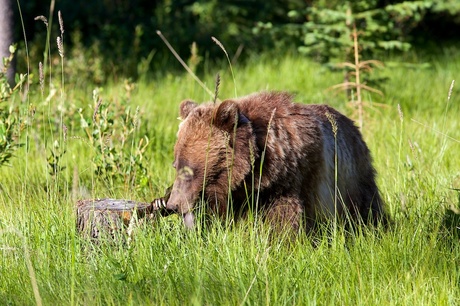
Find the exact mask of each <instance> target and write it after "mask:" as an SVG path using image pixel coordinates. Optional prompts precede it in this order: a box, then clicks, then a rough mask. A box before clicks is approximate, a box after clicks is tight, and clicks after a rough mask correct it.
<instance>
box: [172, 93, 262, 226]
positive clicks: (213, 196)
mask: <svg viewBox="0 0 460 306" xmlns="http://www.w3.org/2000/svg"><path fill="white" fill-rule="evenodd" d="M179 114H180V118H181V120H182V122H181V123H180V125H179V131H178V133H177V142H176V145H175V146H174V163H173V166H174V168H175V169H176V179H175V181H174V185H173V187H172V190H171V194H170V197H169V200H168V202H167V205H166V208H167V209H168V210H173V211H176V212H177V213H179V214H181V215H183V217H184V221H185V224H186V226H188V227H192V226H193V222H194V221H193V219H194V215H193V210H194V208H195V205H196V203H197V202H200V201H201V200H203V201H204V202H206V203H208V205H209V208H210V209H211V210H213V211H215V212H218V213H225V211H226V209H227V199H228V195H229V193H230V192H231V191H233V190H235V189H236V188H238V187H239V186H241V185H242V183H243V180H244V179H245V177H246V175H248V173H250V171H251V165H252V164H251V162H253V161H254V159H255V158H256V155H257V152H256V147H255V136H254V133H253V130H252V126H251V122H250V121H249V119H248V118H247V117H246V115H245V114H243V113H242V112H241V110H240V108H239V105H238V103H237V102H235V101H232V100H226V101H223V102H221V103H219V104H202V105H198V104H196V103H195V102H193V101H189V100H185V101H183V102H182V103H181V104H180V111H179Z"/></svg>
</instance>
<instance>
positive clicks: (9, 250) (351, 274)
mask: <svg viewBox="0 0 460 306" xmlns="http://www.w3.org/2000/svg"><path fill="white" fill-rule="evenodd" d="M458 58H459V57H455V58H451V57H440V58H438V59H436V61H433V62H432V67H431V68H430V69H429V70H411V69H409V68H404V66H402V65H401V66H399V67H394V68H391V69H383V70H382V71H381V72H379V73H382V74H383V75H387V76H389V79H388V81H387V82H385V83H383V84H381V89H382V91H384V92H385V99H386V100H385V104H388V105H390V107H388V108H382V109H378V110H369V117H368V119H367V120H368V121H367V122H366V127H367V128H366V129H365V131H364V138H365V139H366V141H367V143H368V145H369V147H370V149H371V152H372V155H373V157H374V161H375V166H376V168H377V172H378V174H379V176H378V182H379V187H380V190H381V192H382V197H383V198H384V199H385V201H386V202H387V204H388V208H389V211H390V213H391V217H392V218H393V220H394V224H393V226H392V228H391V229H390V230H388V231H380V230H378V229H377V230H365V231H366V233H364V234H363V235H356V236H352V237H351V238H349V239H343V237H348V236H346V235H343V233H341V231H343V229H341V228H340V227H339V228H337V229H336V230H337V231H339V233H338V234H337V235H332V237H331V235H329V234H327V231H325V233H324V234H321V235H319V236H318V237H316V238H315V242H314V243H312V241H311V240H310V239H309V238H308V237H306V236H305V237H304V236H301V237H299V238H298V240H296V241H295V242H293V243H291V242H287V241H285V240H284V238H283V237H273V236H270V234H269V231H268V230H267V229H266V228H265V227H264V225H263V224H257V226H254V225H252V224H250V223H248V222H239V223H237V224H236V225H234V226H232V227H227V226H223V225H222V224H221V223H220V222H211V223H209V225H208V226H207V227H206V228H203V229H200V230H197V231H186V230H185V229H184V228H183V225H182V220H180V219H179V218H178V217H177V216H170V217H166V218H157V219H156V221H155V222H153V223H142V224H139V225H138V227H136V228H135V229H134V233H133V240H132V241H131V242H130V244H129V245H126V244H123V243H121V242H117V241H115V242H113V241H101V243H100V244H96V245H94V244H91V242H90V241H88V240H86V239H85V238H83V237H80V236H79V235H78V233H76V229H75V210H74V205H75V203H74V199H73V197H72V194H74V192H75V191H73V190H72V185H73V184H72V181H73V180H75V179H76V180H78V184H79V185H80V186H84V187H85V189H86V193H83V192H79V193H76V194H77V195H79V197H94V198H96V197H118V198H129V199H133V200H144V201H149V200H152V199H153V198H155V197H158V196H161V195H162V193H163V190H164V188H165V187H167V186H169V185H170V184H171V182H172V181H173V179H174V171H173V168H172V167H170V166H169V165H171V163H172V161H173V153H172V150H173V145H174V142H175V134H176V130H177V125H178V121H177V120H176V119H175V118H176V117H177V112H178V109H177V108H178V105H179V102H180V101H181V100H183V99H184V98H192V99H194V100H197V101H208V100H210V98H209V94H208V93H207V92H205V91H204V90H203V89H201V88H200V87H198V85H196V84H195V83H194V81H193V80H191V79H190V78H187V77H186V76H172V75H170V76H168V75H166V76H164V77H163V78H157V79H154V80H152V81H150V82H147V81H142V82H140V83H138V84H136V86H135V90H132V91H130V99H129V104H130V106H132V107H135V106H139V107H140V109H141V111H140V115H139V116H142V118H141V119H142V120H141V121H140V124H139V127H138V129H136V131H135V132H134V134H132V135H133V139H134V142H133V143H137V142H138V141H139V140H140V139H141V138H142V137H143V136H145V135H147V136H148V138H149V139H150V143H149V146H148V147H147V148H146V152H145V154H144V155H145V156H148V159H149V162H148V169H147V170H148V174H149V175H148V178H149V180H148V184H146V185H145V186H143V187H140V188H131V187H129V186H128V187H126V186H125V183H124V182H122V181H118V182H117V181H115V182H114V184H113V185H111V186H108V185H107V182H106V181H104V180H103V179H102V178H101V177H98V176H97V175H95V174H94V167H93V164H92V163H91V159H92V158H93V157H94V154H96V153H95V150H94V148H93V147H91V144H90V143H89V142H88V141H82V139H83V138H84V137H85V134H84V131H83V129H81V127H80V117H79V115H78V113H74V112H73V111H72V110H73V109H78V108H82V111H83V113H85V114H87V115H85V116H86V117H88V116H89V117H91V115H92V114H93V111H94V109H92V108H91V107H89V105H92V100H91V95H90V93H88V92H87V90H86V91H85V90H84V89H81V90H79V89H77V88H72V84H66V97H67V99H66V101H69V102H66V103H68V104H67V106H68V107H66V108H65V113H63V117H62V118H63V120H64V121H65V123H66V125H67V126H68V128H69V130H68V141H67V143H66V153H65V154H64V155H63V156H62V159H61V161H60V163H61V164H62V166H63V167H65V168H62V169H61V170H60V181H58V182H55V181H52V182H54V183H52V184H49V183H46V182H47V181H50V182H51V180H53V178H52V177H51V176H50V173H49V169H48V164H47V163H48V162H47V156H48V149H47V147H46V146H45V145H44V144H45V143H47V142H49V138H50V137H53V138H52V139H53V140H54V139H57V140H58V141H61V138H59V135H60V133H62V131H61V130H60V129H59V128H55V126H54V118H51V116H53V115H54V114H55V113H54V112H52V111H50V110H53V109H54V108H55V107H57V106H58V105H59V103H60V101H61V100H60V98H59V97H57V98H53V99H50V100H49V101H48V102H47V103H44V102H43V97H42V95H41V91H40V88H39V82H36V83H37V85H36V88H35V87H34V86H31V90H30V92H29V95H30V101H31V103H32V104H33V105H34V106H35V108H36V115H35V119H34V121H33V122H32V123H31V126H30V128H29V130H30V145H29V146H28V147H27V149H26V148H23V149H21V150H18V151H17V153H16V155H17V156H16V157H15V158H14V159H13V160H12V161H11V166H9V167H2V168H0V253H1V254H0V302H1V303H2V304H5V305H31V304H38V303H39V301H42V303H43V304H44V305H46V304H63V305H68V304H71V305H81V304H85V305H87V304H91V305H100V304H152V305H179V304H191V305H203V304H213V305H222V304H224V305H243V304H244V305H246V304H251V305H254V304H255V305H259V304H267V305H269V304H273V305H280V304H281V305H282V304H289V305H292V304H294V305H310V304H339V305H382V304H398V305H421V304H436V305H454V304H458V303H459V302H460V292H459V291H460V290H459V288H458V284H459V281H460V271H459V266H458V264H456V263H458V262H459V260H460V247H459V236H460V235H459V233H458V229H457V226H459V225H458V223H455V222H454V224H453V225H449V223H448V222H446V221H447V219H448V216H449V215H452V213H450V210H449V207H450V206H454V207H458V204H459V203H458V194H457V193H456V192H455V191H454V190H452V189H451V188H459V187H460V173H459V170H458V165H459V164H460V157H459V155H458V154H457V152H458V148H459V143H458V140H460V134H459V131H460V129H459V123H458V120H457V118H458V113H459V103H457V102H458V99H459V96H460V95H459V91H458V88H457V87H455V86H454V87H453V89H452V90H451V93H450V94H449V95H450V97H449V99H448V101H446V98H445V97H446V96H447V94H448V92H449V86H450V84H451V83H452V80H453V79H455V78H456V77H458V75H456V74H458V71H460V69H459V68H460V60H458ZM392 60H398V58H396V59H392ZM45 63H46V62H45ZM237 68H238V78H237V79H236V80H235V81H236V83H237V85H238V86H237V87H238V92H239V94H246V93H250V92H254V91H257V90H264V89H269V90H288V91H291V92H295V93H296V94H297V99H296V100H298V101H301V102H308V103H310V102H312V103H329V104H331V105H332V106H334V107H337V108H338V109H340V110H341V111H343V112H344V113H347V114H352V110H350V109H347V108H346V107H345V103H344V102H346V101H343V98H341V97H339V96H333V95H331V93H330V92H327V91H326V89H327V88H328V87H330V85H331V84H336V83H338V82H340V78H341V76H340V75H335V74H331V73H330V72H328V71H325V70H323V69H322V67H321V66H319V65H317V64H315V63H313V62H310V61H308V60H306V59H304V58H297V57H295V56H286V57H284V58H269V57H263V56H262V57H255V58H254V59H253V60H252V61H251V64H250V65H248V66H246V67H240V66H239V67H237ZM49 71H50V70H49ZM52 71H58V70H57V69H53V70H52ZM214 75H215V71H209V72H208V73H206V74H205V75H204V77H203V78H202V79H203V81H204V84H214ZM63 80H64V79H62V81H63ZM221 80H222V82H221V84H220V90H219V91H220V97H221V98H225V97H230V96H233V95H234V90H235V88H236V85H235V84H232V83H233V82H228V80H232V75H231V73H229V72H223V73H222V75H221ZM226 80H227V81H226ZM57 83H58V84H57V85H55V86H61V87H63V86H62V84H61V85H59V83H60V82H57ZM88 86H91V85H90V84H88ZM125 86H126V83H112V84H107V85H106V86H105V88H104V90H103V92H102V93H101V95H103V97H104V101H111V103H110V105H115V106H117V105H119V104H117V101H118V102H119V101H125V102H122V103H125V104H126V103H128V102H126V101H128V100H123V99H122V98H121V97H123V96H124V95H126V90H125V89H124V88H125ZM211 86H212V85H211ZM62 89H63V88H62ZM446 103H449V105H447V104H446ZM110 105H109V106H110ZM397 105H400V107H401V112H402V113H403V114H404V124H403V123H402V119H401V117H400V114H399V113H398V109H397ZM42 124H45V126H42ZM43 129H46V133H45V132H43ZM113 129H116V127H113ZM436 131H442V133H443V134H445V135H447V136H448V137H446V136H443V134H440V133H438V132H436ZM111 141H114V142H116V141H117V139H112V140H111ZM130 148H131V149H130V150H131V151H135V150H136V146H134V145H131V146H130ZM441 151H442V154H440V153H441ZM26 169H27V170H26ZM74 169H77V172H78V175H77V178H75V174H74V171H75V170H74ZM454 215H455V214H454ZM454 220H458V219H455V218H454ZM37 296H39V298H37Z"/></svg>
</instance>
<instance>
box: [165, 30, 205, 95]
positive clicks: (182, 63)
mask: <svg viewBox="0 0 460 306" xmlns="http://www.w3.org/2000/svg"><path fill="white" fill-rule="evenodd" d="M157 35H158V36H160V38H161V40H162V41H163V42H164V43H165V45H166V47H168V49H169V51H171V53H172V54H173V55H174V57H175V58H176V59H177V60H178V61H179V63H180V64H181V65H182V67H184V68H185V70H187V72H188V73H189V74H190V75H191V76H192V77H193V79H194V80H195V81H196V82H197V83H198V84H200V86H201V87H202V88H203V89H204V90H205V91H206V92H207V93H208V94H209V95H210V96H211V97H213V96H214V94H213V92H212V91H211V90H209V88H208V87H207V86H206V85H205V84H204V83H203V82H201V80H200V79H199V78H198V77H197V76H196V75H195V73H193V71H192V70H191V69H190V67H189V66H188V65H187V64H186V63H185V62H184V61H183V60H182V58H181V57H180V55H179V54H178V53H177V52H176V50H174V48H173V47H172V46H171V44H170V43H169V41H168V40H167V39H166V37H164V36H163V34H162V33H161V31H158V30H157Z"/></svg>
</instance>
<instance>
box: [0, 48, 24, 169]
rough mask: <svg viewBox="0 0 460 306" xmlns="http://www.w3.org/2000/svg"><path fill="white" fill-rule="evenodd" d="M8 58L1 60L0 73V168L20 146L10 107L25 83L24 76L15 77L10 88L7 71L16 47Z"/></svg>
mask: <svg viewBox="0 0 460 306" xmlns="http://www.w3.org/2000/svg"><path fill="white" fill-rule="evenodd" d="M9 51H10V56H9V57H5V58H3V68H2V69H1V71H0V166H2V165H4V164H6V163H8V161H9V160H10V159H11V157H13V152H14V151H15V149H17V148H18V147H20V146H21V144H20V143H18V140H17V137H16V136H17V135H16V132H17V128H18V126H17V122H18V116H17V112H16V111H15V110H14V108H13V107H12V106H10V105H11V101H12V99H13V95H14V94H15V93H17V92H18V91H19V90H20V88H21V86H22V84H24V82H25V81H26V76H25V75H24V74H20V75H19V76H18V75H17V76H16V85H15V86H14V87H11V86H10V84H9V83H8V77H7V70H8V68H9V67H10V65H11V62H12V61H13V58H14V53H15V52H16V46H14V45H12V46H10V49H9Z"/></svg>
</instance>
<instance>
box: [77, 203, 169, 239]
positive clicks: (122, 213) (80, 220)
mask: <svg viewBox="0 0 460 306" xmlns="http://www.w3.org/2000/svg"><path fill="white" fill-rule="evenodd" d="M163 207H164V199H163V198H160V199H156V200H154V201H153V202H151V203H145V202H137V201H132V200H121V199H91V200H80V201H78V202H77V229H78V231H79V232H80V233H82V234H83V235H88V236H90V237H91V238H93V239H98V238H100V236H101V235H102V234H103V233H105V234H108V235H110V236H111V237H114V235H115V233H116V232H120V231H122V230H124V229H126V228H128V226H129V225H130V224H131V223H132V222H135V221H136V220H135V219H142V218H146V217H147V218H149V219H151V217H153V213H154V212H155V211H157V210H160V209H162V208H163Z"/></svg>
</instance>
